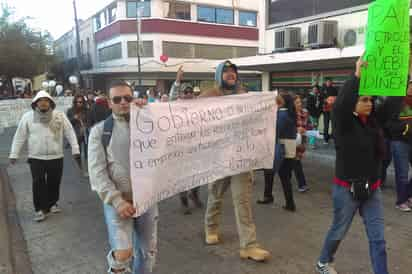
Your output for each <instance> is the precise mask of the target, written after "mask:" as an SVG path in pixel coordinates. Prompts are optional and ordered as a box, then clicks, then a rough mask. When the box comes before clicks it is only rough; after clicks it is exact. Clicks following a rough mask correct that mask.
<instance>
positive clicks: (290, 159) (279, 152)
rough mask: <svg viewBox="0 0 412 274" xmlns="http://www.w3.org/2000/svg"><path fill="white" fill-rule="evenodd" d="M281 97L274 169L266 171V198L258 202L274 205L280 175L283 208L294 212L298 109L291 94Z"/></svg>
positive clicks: (284, 94)
mask: <svg viewBox="0 0 412 274" xmlns="http://www.w3.org/2000/svg"><path fill="white" fill-rule="evenodd" d="M279 97H280V98H278V99H277V104H278V112H277V121H276V141H275V142H276V144H275V159H274V162H273V169H272V170H264V175H265V190H264V194H263V195H264V196H263V199H262V200H258V201H257V202H258V204H271V203H273V200H274V199H273V193H272V192H273V178H274V176H275V175H276V173H278V175H279V178H280V181H281V183H282V188H283V193H284V195H285V202H286V204H285V206H283V208H284V209H285V210H288V211H292V212H293V211H295V210H296V205H295V202H294V199H293V191H292V184H291V177H292V170H293V167H294V164H295V157H296V136H297V127H296V119H297V117H296V108H295V104H294V100H293V98H292V96H291V95H290V94H288V93H285V92H282V93H280V96H279Z"/></svg>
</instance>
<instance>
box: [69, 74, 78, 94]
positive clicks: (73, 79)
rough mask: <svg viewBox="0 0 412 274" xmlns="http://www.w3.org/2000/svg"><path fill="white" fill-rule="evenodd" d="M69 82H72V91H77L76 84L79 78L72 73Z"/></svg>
mask: <svg viewBox="0 0 412 274" xmlns="http://www.w3.org/2000/svg"><path fill="white" fill-rule="evenodd" d="M69 83H70V84H72V86H73V89H74V91H77V84H78V83H79V78H77V76H75V75H72V76H70V77H69Z"/></svg>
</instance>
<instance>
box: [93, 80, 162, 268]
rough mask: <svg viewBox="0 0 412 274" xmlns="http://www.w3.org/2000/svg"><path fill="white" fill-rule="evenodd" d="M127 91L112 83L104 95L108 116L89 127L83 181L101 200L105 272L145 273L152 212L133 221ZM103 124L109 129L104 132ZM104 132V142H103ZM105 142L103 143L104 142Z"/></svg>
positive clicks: (152, 242) (152, 240)
mask: <svg viewBox="0 0 412 274" xmlns="http://www.w3.org/2000/svg"><path fill="white" fill-rule="evenodd" d="M132 101H133V90H132V88H131V87H130V86H129V85H128V84H127V83H126V82H123V81H119V82H115V83H113V84H112V85H111V87H110V91H109V107H110V108H111V109H112V115H111V116H109V118H107V119H106V120H105V121H103V122H101V123H99V124H97V125H96V126H95V127H93V129H92V131H91V133H90V138H89V159H88V162H89V176H90V184H91V186H92V189H93V190H94V191H96V192H97V193H98V195H99V197H100V198H101V199H102V201H103V208H104V215H105V221H106V225H107V230H108V236H109V243H110V246H111V250H110V252H109V254H108V255H107V261H108V264H109V273H129V272H128V271H130V265H132V269H133V271H132V272H131V273H133V274H143V273H150V272H151V268H152V266H153V262H154V256H155V254H156V233H157V232H156V227H157V223H156V221H157V208H156V207H154V208H153V209H151V210H149V211H147V212H146V213H145V214H143V215H142V216H140V217H138V218H133V216H134V214H135V213H136V208H135V207H134V206H133V197H132V196H133V195H132V185H131V178H130V161H129V151H130V127H129V120H130V104H131V103H132ZM107 125H110V127H108V126H107ZM108 133H109V141H106V143H104V142H103V141H104V137H105V136H107V134H108ZM106 140H107V139H106Z"/></svg>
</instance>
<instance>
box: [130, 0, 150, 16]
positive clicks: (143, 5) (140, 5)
mask: <svg viewBox="0 0 412 274" xmlns="http://www.w3.org/2000/svg"><path fill="white" fill-rule="evenodd" d="M138 10H140V12H141V14H140V15H141V17H150V0H144V1H143V2H141V1H140V0H139V1H137V2H136V1H127V17H128V18H136V16H137V11H138Z"/></svg>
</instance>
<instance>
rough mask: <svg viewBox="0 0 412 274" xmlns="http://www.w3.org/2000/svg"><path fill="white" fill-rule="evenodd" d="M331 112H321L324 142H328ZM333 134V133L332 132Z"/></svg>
mask: <svg viewBox="0 0 412 274" xmlns="http://www.w3.org/2000/svg"><path fill="white" fill-rule="evenodd" d="M331 118H332V117H331V112H324V113H323V139H324V140H325V142H329V138H330V135H329V124H330V120H331ZM332 135H333V133H332Z"/></svg>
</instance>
